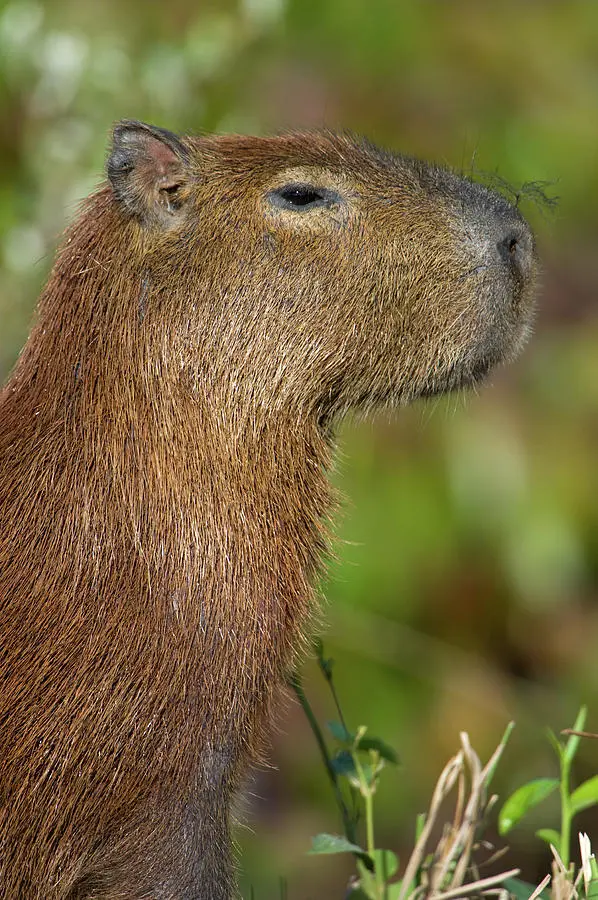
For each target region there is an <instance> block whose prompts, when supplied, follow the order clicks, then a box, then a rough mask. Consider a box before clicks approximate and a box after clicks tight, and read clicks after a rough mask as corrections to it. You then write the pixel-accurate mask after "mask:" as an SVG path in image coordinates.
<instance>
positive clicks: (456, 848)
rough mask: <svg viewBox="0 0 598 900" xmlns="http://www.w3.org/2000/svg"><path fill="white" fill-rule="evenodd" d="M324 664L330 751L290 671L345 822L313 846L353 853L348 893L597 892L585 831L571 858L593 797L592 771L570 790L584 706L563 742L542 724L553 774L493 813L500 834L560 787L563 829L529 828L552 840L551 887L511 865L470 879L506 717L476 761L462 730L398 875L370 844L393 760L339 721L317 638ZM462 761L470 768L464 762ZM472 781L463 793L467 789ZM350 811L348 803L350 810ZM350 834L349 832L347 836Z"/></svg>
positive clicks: (587, 896) (581, 898) (520, 896)
mask: <svg viewBox="0 0 598 900" xmlns="http://www.w3.org/2000/svg"><path fill="white" fill-rule="evenodd" d="M316 653H317V659H318V664H319V668H320V671H321V673H322V674H323V675H324V678H325V679H326V682H327V684H328V687H329V688H330V691H331V693H332V696H333V699H334V703H335V706H336V709H337V712H338V715H339V720H338V721H336V720H335V721H331V722H328V731H329V733H330V736H331V738H332V741H333V743H334V746H335V749H334V751H333V752H331V751H330V750H329V748H328V743H327V740H326V738H325V737H324V735H323V732H322V730H321V728H320V725H319V723H318V721H317V719H316V717H315V715H314V713H313V710H312V708H311V706H310V704H309V702H308V700H307V698H306V696H305V693H304V691H303V689H302V686H301V682H300V680H299V679H298V677H297V676H294V678H293V679H292V680H291V686H292V687H293V689H294V690H295V693H296V695H297V697H298V699H299V702H300V703H301V706H302V707H303V710H304V712H305V713H306V715H307V718H308V721H309V723H310V725H311V728H312V731H313V732H314V735H315V737H316V740H317V742H318V746H319V747H320V750H321V752H322V758H323V761H324V764H325V766H326V771H327V773H328V775H329V777H330V780H331V782H332V785H333V787H334V790H335V797H336V800H337V804H338V806H339V812H340V815H341V819H342V821H343V822H344V824H345V829H346V834H345V835H344V836H340V835H331V834H318V835H317V836H316V837H314V838H313V840H312V848H311V850H310V851H309V853H310V854H311V855H336V854H347V853H350V854H352V855H353V856H354V857H355V866H356V875H355V876H354V877H353V878H352V880H351V882H350V886H349V890H348V893H347V895H346V896H347V897H350V898H351V900H406V898H410V897H415V896H421V897H424V896H425V897H427V898H430V900H433V898H438V900H440V898H444V897H447V898H448V897H454V896H455V897H456V896H457V893H456V892H455V888H456V886H459V891H458V893H459V895H461V894H462V895H463V896H466V895H471V896H478V895H479V894H481V893H484V892H485V890H487V889H490V888H500V889H501V891H502V892H504V894H503V893H501V896H505V897H507V896H508V898H510V900H530V898H532V897H533V898H534V900H548V898H549V897H552V898H553V900H573V898H576V900H594V898H596V897H598V865H597V863H596V860H595V858H594V855H593V854H592V850H591V844H590V841H589V838H588V837H587V835H585V834H580V835H579V842H580V852H581V866H580V867H579V869H577V870H576V868H575V866H574V865H573V864H571V863H570V861H569V842H570V838H571V821H572V819H573V817H574V816H575V815H576V814H577V813H578V812H580V811H581V810H584V809H588V808H589V807H591V806H593V805H598V776H594V777H592V778H589V779H588V780H587V781H585V782H584V783H583V784H581V785H580V786H579V787H578V788H576V789H575V790H574V791H573V792H571V791H570V774H571V766H572V763H573V761H574V759H575V755H576V753H577V750H578V748H579V742H580V737H581V734H580V733H581V732H582V730H583V728H584V725H585V720H586V708H585V707H582V708H581V710H580V712H579V714H578V716H577V718H576V720H575V724H574V727H573V728H572V729H571V730H570V732H569V737H568V739H567V741H566V742H562V741H560V740H559V739H558V738H557V737H556V736H555V735H554V734H553V733H552V732H550V733H549V738H550V742H551V744H552V745H553V747H554V749H555V751H556V753H557V756H558V759H559V764H560V778H558V779H557V778H534V779H532V780H531V781H529V782H527V784H524V785H522V786H521V787H520V788H518V789H517V790H516V791H515V792H514V793H513V794H512V795H511V796H510V797H509V798H508V799H507V800H506V802H505V803H504V804H503V806H502V809H501V810H500V812H499V815H498V829H499V833H500V834H501V835H506V834H507V833H508V832H510V831H511V829H512V828H513V827H514V826H515V825H517V824H518V823H519V822H520V821H521V820H522V819H523V818H524V817H525V816H526V815H527V814H528V813H529V812H530V811H531V810H533V809H535V808H536V807H537V806H538V805H540V804H541V803H542V802H543V801H544V800H545V799H546V798H547V797H549V796H550V795H551V794H553V793H555V792H556V791H557V790H560V796H561V830H560V831H556V830H555V829H552V828H541V829H540V830H539V831H537V832H536V834H537V836H538V837H539V838H541V840H543V841H545V842H546V843H548V844H550V845H551V846H552V848H553V852H554V863H553V872H552V882H553V886H552V891H551V892H550V893H549V892H548V885H549V882H550V880H551V876H547V877H546V878H545V879H544V881H543V882H542V883H541V884H540V885H538V886H537V887H535V886H534V885H532V884H529V883H527V882H525V881H523V880H521V879H519V878H518V877H517V875H518V874H519V870H518V869H513V870H511V871H508V872H505V873H503V874H502V875H499V876H491V877H489V878H479V877H478V878H477V880H475V879H474V878H470V880H469V881H468V880H467V873H468V872H469V871H470V870H471V872H472V873H474V872H477V869H476V867H475V866H474V865H472V862H471V859H470V854H471V852H472V849H473V848H474V847H477V846H481V845H482V844H483V832H484V829H485V827H486V826H487V825H488V813H489V811H490V810H491V808H492V807H493V806H494V802H495V800H496V799H497V798H496V796H492V797H490V799H489V800H488V799H487V795H488V791H489V788H490V784H491V782H492V779H493V778H494V775H495V773H496V769H497V766H498V764H499V762H500V760H501V758H502V754H503V751H504V749H505V747H506V745H507V742H508V741H509V738H510V736H511V733H512V730H513V723H512V722H511V723H510V724H509V726H508V727H507V728H506V730H505V733H504V735H503V737H502V739H501V741H500V743H499V745H498V747H497V748H496V750H495V752H494V754H493V755H492V757H491V759H490V760H489V762H488V763H487V764H486V766H484V767H483V768H482V767H481V765H480V763H479V760H478V759H477V756H476V755H475V753H474V752H473V750H472V748H471V747H470V745H469V740H468V738H467V736H466V735H462V736H461V741H462V749H461V751H460V752H459V754H457V756H456V757H454V758H453V759H452V760H450V761H449V763H448V764H447V766H446V767H445V769H444V771H443V772H442V773H441V775H440V778H439V780H438V783H437V785H436V789H435V791H434V796H433V798H432V802H431V805H430V808H429V811H428V813H427V814H426V815H420V816H418V817H417V820H416V829H415V831H416V844H415V848H414V850H413V853H412V855H411V857H410V858H409V860H408V862H407V865H406V867H405V871H404V873H403V876H402V877H400V878H398V877H397V875H398V872H399V859H398V857H397V856H396V854H395V853H394V852H393V851H392V850H388V849H381V848H380V847H378V846H376V840H375V832H374V801H375V797H376V794H377V791H378V788H379V779H380V775H381V773H382V771H383V769H384V766H385V765H386V763H388V762H391V763H392V764H396V762H397V756H396V754H395V752H394V751H393V750H392V748H390V747H389V746H388V745H387V744H386V743H385V742H384V741H382V740H381V739H379V738H372V737H366V734H367V728H366V726H363V725H362V726H360V727H359V728H358V729H357V730H356V731H354V732H353V731H351V730H350V729H349V728H348V727H347V725H346V721H345V717H344V715H343V712H342V709H341V706H340V703H339V698H338V695H337V693H336V690H335V686H334V678H333V668H334V666H333V660H332V659H330V658H327V657H325V656H324V652H323V648H322V645H321V642H318V644H317V647H316ZM468 767H469V768H468ZM457 781H458V784H459V789H458V800H457V807H456V810H455V813H454V815H453V820H452V823H451V824H448V823H447V822H445V824H444V827H443V829H442V837H441V839H440V842H439V843H438V845H437V847H436V848H435V849H434V850H433V852H429V850H427V847H428V841H429V839H430V835H431V833H432V829H433V827H434V826H435V824H436V821H437V817H438V815H439V812H440V810H442V809H443V808H444V805H445V802H446V798H447V797H448V795H449V794H450V792H451V790H452V789H453V787H454V785H455V783H456V782H457ZM467 782H469V798H467V796H466V792H467V787H466V785H467ZM349 810H351V812H349ZM362 820H363V830H364V831H365V840H364V841H363V842H362V843H356V841H355V839H354V835H355V831H356V829H357V827H358V826H359V824H360V822H361V821H362ZM349 835H350V837H349Z"/></svg>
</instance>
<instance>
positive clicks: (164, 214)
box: [106, 119, 189, 228]
mask: <svg viewBox="0 0 598 900" xmlns="http://www.w3.org/2000/svg"><path fill="white" fill-rule="evenodd" d="M187 163H188V151H187V149H186V147H185V146H184V144H183V143H182V142H181V140H180V139H179V138H178V137H177V136H176V134H173V133H172V132H171V131H166V130H165V129H164V128H156V127H155V126H153V125H146V124H145V123H144V122H136V121H134V120H129V119H126V120H124V121H122V122H119V123H118V124H117V125H116V126H115V127H114V131H113V133H112V148H111V150H110V154H109V156H108V161H107V164H106V172H107V174H108V179H109V181H110V184H111V185H112V190H113V191H114V195H115V197H116V199H117V201H118V203H119V204H120V206H121V208H122V209H123V211H124V212H125V213H127V214H128V215H130V216H132V217H134V218H136V219H138V221H139V222H141V224H142V225H145V226H150V227H151V226H154V227H156V226H157V227H160V228H168V227H169V226H170V225H173V224H174V223H175V221H176V220H177V219H178V218H179V217H180V214H181V212H182V210H183V207H184V204H185V199H186V193H187V192H186V191H185V185H186V184H187V183H188V179H189V174H188V165H187Z"/></svg>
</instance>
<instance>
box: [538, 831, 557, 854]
mask: <svg viewBox="0 0 598 900" xmlns="http://www.w3.org/2000/svg"><path fill="white" fill-rule="evenodd" d="M536 837H539V838H540V840H541V841H545V842H546V843H547V844H552V845H553V847H554V848H555V849H556V850H558V849H559V848H560V846H561V836H560V834H559V833H558V831H555V829H554V828H540V829H539V830H538V831H536Z"/></svg>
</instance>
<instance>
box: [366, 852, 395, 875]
mask: <svg viewBox="0 0 598 900" xmlns="http://www.w3.org/2000/svg"><path fill="white" fill-rule="evenodd" d="M369 856H370V859H371V860H372V862H373V863H374V871H375V872H376V873H378V874H380V875H382V877H383V878H384V880H385V881H388V879H389V878H392V876H393V875H396V873H397V872H398V871H399V860H398V858H397V855H396V853H393V852H392V850H373V851H372V852H371V853H370V854H369Z"/></svg>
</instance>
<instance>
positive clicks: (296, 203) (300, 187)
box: [268, 183, 341, 212]
mask: <svg viewBox="0 0 598 900" xmlns="http://www.w3.org/2000/svg"><path fill="white" fill-rule="evenodd" d="M268 199H269V201H270V203H272V205H273V206H278V207H279V208H280V209H290V210H294V211H295V212H304V211H306V210H308V209H314V208H315V207H317V206H332V205H333V204H335V203H339V202H340V199H341V198H340V195H339V194H337V193H336V191H331V190H329V189H328V188H320V187H315V186H314V185H313V184H300V183H297V184H285V185H283V187H280V188H276V189H275V190H273V191H270V193H269V194H268Z"/></svg>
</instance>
